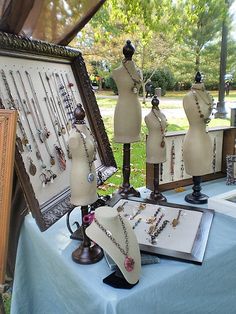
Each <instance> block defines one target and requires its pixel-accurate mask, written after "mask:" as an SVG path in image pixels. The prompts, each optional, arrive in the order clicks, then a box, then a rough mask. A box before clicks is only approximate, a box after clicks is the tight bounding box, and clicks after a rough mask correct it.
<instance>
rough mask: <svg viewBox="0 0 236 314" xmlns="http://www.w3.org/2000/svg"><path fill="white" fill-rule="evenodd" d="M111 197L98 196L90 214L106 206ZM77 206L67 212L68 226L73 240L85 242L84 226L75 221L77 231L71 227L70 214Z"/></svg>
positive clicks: (91, 206) (72, 206)
mask: <svg viewBox="0 0 236 314" xmlns="http://www.w3.org/2000/svg"><path fill="white" fill-rule="evenodd" d="M110 198H111V197H110V195H105V196H100V195H98V199H97V201H96V202H95V203H93V204H91V205H90V212H91V211H93V210H95V209H96V208H98V207H100V206H105V205H106V203H107V201H109V199H110ZM75 207H76V206H74V205H71V209H70V210H69V211H68V212H67V216H66V226H67V229H68V230H69V232H70V234H71V235H70V238H71V239H72V240H79V241H83V230H82V226H81V225H80V224H79V222H78V221H75V222H74V223H73V225H76V227H77V229H76V230H75V231H73V230H72V228H71V225H70V214H71V213H72V211H73V209H74V208H75Z"/></svg>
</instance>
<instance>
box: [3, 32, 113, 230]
mask: <svg viewBox="0 0 236 314" xmlns="http://www.w3.org/2000/svg"><path fill="white" fill-rule="evenodd" d="M0 59H1V65H0V105H1V107H2V108H6V109H12V110H16V111H17V113H18V119H17V135H16V147H17V149H16V157H15V158H16V162H15V166H16V172H17V175H18V179H19V181H20V184H21V187H22V190H23V193H24V195H25V197H26V201H27V204H28V207H29V210H31V211H32V213H33V216H34V217H35V218H36V221H37V223H38V225H39V227H40V229H41V230H42V231H43V230H46V229H47V228H48V227H50V226H51V225H52V224H53V223H54V222H56V221H57V220H58V219H59V218H61V217H62V216H63V215H64V214H65V213H66V212H67V211H68V210H70V206H71V205H70V188H69V174H70V166H71V160H70V158H71V155H70V152H69V149H68V143H67V142H68V138H69V133H70V130H71V128H72V126H73V111H74V109H75V107H76V105H77V104H79V103H80V104H81V105H82V106H83V108H84V109H85V111H86V113H87V121H86V123H87V125H88V126H89V128H90V129H91V130H92V132H93V135H94V137H95V139H96V140H97V142H98V149H97V153H96V161H95V168H96V172H97V173H98V176H97V177H98V178H99V183H98V184H102V183H103V182H104V181H105V180H106V179H107V178H108V177H110V176H111V175H112V174H113V173H114V172H115V171H116V163H115V160H114V156H113V154H112V150H111V147H110V144H109V140H108V137H107V134H106V131H105V129H104V125H103V123H102V118H101V115H100V112H99V108H98V106H97V103H96V99H95V96H94V93H93V91H92V88H91V84H90V80H89V77H88V73H87V71H86V67H85V64H84V60H83V57H82V55H81V52H79V51H77V50H75V49H71V48H68V47H62V46H57V45H54V44H48V43H44V42H40V41H34V40H30V39H27V38H23V37H20V36H16V35H11V34H6V33H1V32H0Z"/></svg>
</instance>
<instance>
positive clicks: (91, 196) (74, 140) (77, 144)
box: [68, 124, 98, 206]
mask: <svg viewBox="0 0 236 314" xmlns="http://www.w3.org/2000/svg"><path fill="white" fill-rule="evenodd" d="M76 127H77V128H78V130H80V131H81V132H82V135H83V136H84V138H85V142H86V147H87V150H88V155H89V160H90V161H92V160H93V157H94V149H95V147H94V145H95V143H94V139H93V136H92V135H91V133H90V131H89V130H88V129H87V126H86V125H85V124H76ZM68 143H69V149H70V152H71V154H72V164H71V173H70V189H71V203H72V204H73V205H76V206H79V205H80V206H85V205H89V204H92V203H94V202H95V201H96V200H97V198H98V197H97V177H96V170H95V166H94V163H92V168H91V173H93V174H94V181H92V182H88V174H89V173H90V169H89V163H88V158H87V156H86V151H85V147H84V144H83V141H82V139H81V136H80V134H79V133H78V132H77V131H76V129H75V128H73V129H72V130H71V132H70V136H69V140H68Z"/></svg>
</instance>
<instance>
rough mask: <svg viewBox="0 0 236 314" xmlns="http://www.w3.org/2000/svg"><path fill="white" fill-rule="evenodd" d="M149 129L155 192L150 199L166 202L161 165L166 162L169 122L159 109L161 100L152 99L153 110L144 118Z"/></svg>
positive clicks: (148, 156)
mask: <svg viewBox="0 0 236 314" xmlns="http://www.w3.org/2000/svg"><path fill="white" fill-rule="evenodd" d="M144 121H145V123H146V126H147V128H148V136H147V141H146V162H147V163H149V164H153V172H154V179H153V191H152V192H151V194H150V199H152V200H155V201H166V197H165V196H163V195H162V193H160V192H159V165H160V164H161V163H163V162H165V161H166V143H165V130H166V126H167V120H166V117H165V115H164V114H163V113H162V112H161V111H160V109H159V99H158V98H157V96H154V97H153V99H152V110H151V111H150V112H149V113H148V115H147V116H146V117H145V118H144Z"/></svg>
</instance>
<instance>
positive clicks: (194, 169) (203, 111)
mask: <svg viewBox="0 0 236 314" xmlns="http://www.w3.org/2000/svg"><path fill="white" fill-rule="evenodd" d="M183 107H184V111H185V114H186V116H187V119H188V121H189V130H188V132H187V134H186V135H185V138H184V143H183V160H184V164H185V171H186V173H188V174H190V175H191V176H193V183H194V186H193V193H192V194H189V195H186V196H185V200H186V201H187V202H189V203H193V204H204V203H207V199H208V197H207V196H206V195H204V194H202V193H201V192H200V191H201V186H200V183H201V176H202V175H205V174H207V173H209V172H210V171H211V157H212V156H211V154H212V142H211V138H210V136H209V134H208V133H207V131H206V125H207V123H209V121H210V118H209V117H210V115H211V112H212V109H213V100H212V97H211V96H210V95H209V94H208V92H207V91H206V90H205V86H204V83H202V82H201V74H200V73H199V72H197V74H196V77H195V84H193V85H192V88H191V91H190V92H188V93H187V94H186V95H185V96H184V99H183Z"/></svg>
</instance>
